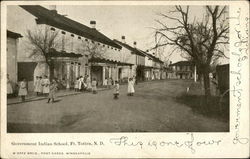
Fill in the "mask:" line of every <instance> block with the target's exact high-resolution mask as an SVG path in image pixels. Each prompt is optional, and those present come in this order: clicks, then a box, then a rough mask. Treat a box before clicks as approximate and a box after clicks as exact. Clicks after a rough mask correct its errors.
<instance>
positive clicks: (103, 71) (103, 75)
mask: <svg viewBox="0 0 250 159" xmlns="http://www.w3.org/2000/svg"><path fill="white" fill-rule="evenodd" d="M105 68H106V67H105V66H103V67H102V85H103V84H104V80H105Z"/></svg>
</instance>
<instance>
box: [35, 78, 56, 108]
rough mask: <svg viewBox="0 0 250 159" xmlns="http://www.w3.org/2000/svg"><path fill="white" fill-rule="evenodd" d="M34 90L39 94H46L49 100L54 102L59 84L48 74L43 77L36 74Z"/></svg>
mask: <svg viewBox="0 0 250 159" xmlns="http://www.w3.org/2000/svg"><path fill="white" fill-rule="evenodd" d="M34 87H35V89H34V92H36V95H37V96H41V95H42V96H45V97H48V102H47V103H49V102H50V101H51V102H52V103H53V102H54V100H55V93H56V90H57V89H58V84H57V81H56V80H55V79H52V81H51V82H50V80H49V79H48V76H46V75H44V77H43V78H42V77H41V76H36V80H35V82H34Z"/></svg>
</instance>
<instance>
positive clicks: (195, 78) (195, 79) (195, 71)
mask: <svg viewBox="0 0 250 159" xmlns="http://www.w3.org/2000/svg"><path fill="white" fill-rule="evenodd" d="M196 74H197V70H196V65H194V82H196V81H197V77H196V76H197V75H196Z"/></svg>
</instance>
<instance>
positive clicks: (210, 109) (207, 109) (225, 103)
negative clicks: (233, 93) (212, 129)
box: [176, 93, 229, 122]
mask: <svg viewBox="0 0 250 159" xmlns="http://www.w3.org/2000/svg"><path fill="white" fill-rule="evenodd" d="M176 101H177V102H179V103H182V104H185V105H186V106H188V107H190V108H192V111H193V112H194V113H198V114H202V115H204V116H206V117H209V118H215V119H218V120H220V121H223V122H229V95H228V96H226V97H225V98H222V99H221V98H220V97H219V96H211V97H210V99H209V100H208V103H206V99H205V96H204V95H189V94H186V93H183V94H182V95H180V96H178V97H176Z"/></svg>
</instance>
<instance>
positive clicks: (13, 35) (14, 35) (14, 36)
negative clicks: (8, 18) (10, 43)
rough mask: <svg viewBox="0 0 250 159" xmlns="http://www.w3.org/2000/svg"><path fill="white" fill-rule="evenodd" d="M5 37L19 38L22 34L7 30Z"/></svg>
mask: <svg viewBox="0 0 250 159" xmlns="http://www.w3.org/2000/svg"><path fill="white" fill-rule="evenodd" d="M7 37H9V38H13V39H18V38H21V37H23V36H22V35H21V34H19V33H15V32H13V31H9V30H7Z"/></svg>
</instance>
